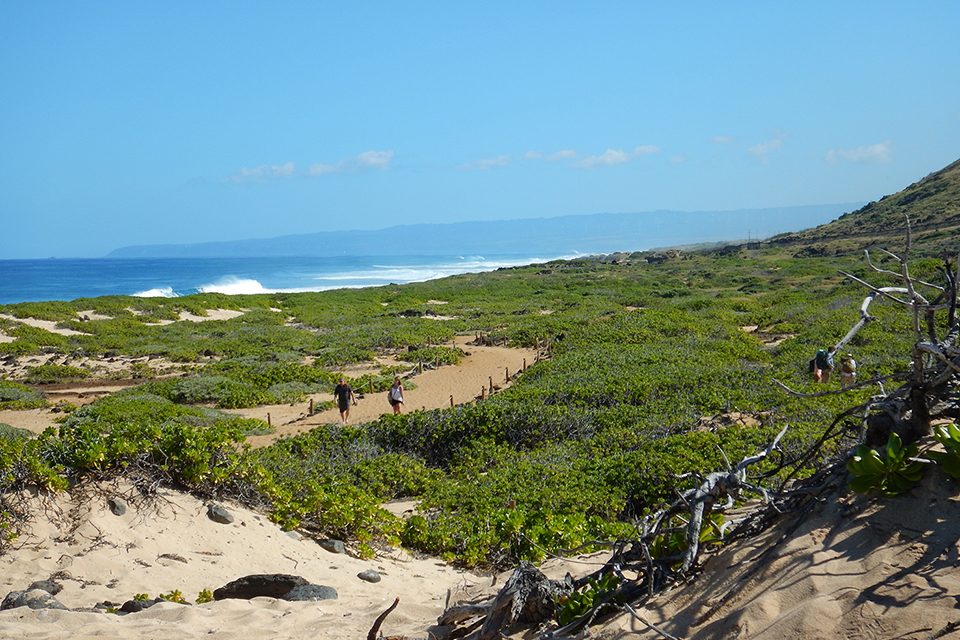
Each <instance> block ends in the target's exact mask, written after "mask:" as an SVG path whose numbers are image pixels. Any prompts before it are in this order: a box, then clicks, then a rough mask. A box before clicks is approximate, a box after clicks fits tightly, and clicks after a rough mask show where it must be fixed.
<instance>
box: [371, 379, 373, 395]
mask: <svg viewBox="0 0 960 640" xmlns="http://www.w3.org/2000/svg"><path fill="white" fill-rule="evenodd" d="M370 393H373V378H370Z"/></svg>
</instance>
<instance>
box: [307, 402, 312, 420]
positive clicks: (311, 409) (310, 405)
mask: <svg viewBox="0 0 960 640" xmlns="http://www.w3.org/2000/svg"><path fill="white" fill-rule="evenodd" d="M307 415H311V416H312V415H313V398H310V413H308V414H307Z"/></svg>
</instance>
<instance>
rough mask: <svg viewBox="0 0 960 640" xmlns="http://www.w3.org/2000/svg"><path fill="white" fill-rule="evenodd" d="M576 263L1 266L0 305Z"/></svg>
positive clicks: (162, 261)
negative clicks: (537, 264) (539, 264)
mask: <svg viewBox="0 0 960 640" xmlns="http://www.w3.org/2000/svg"><path fill="white" fill-rule="evenodd" d="M570 257H574V256H552V255H551V256H548V255H544V256H532V255H486V256H456V255H448V256H389V257H385V256H382V257H377V256H342V257H335V258H275V257H273V258H129V259H106V258H89V259H81V258H77V259H58V258H49V259H46V260H0V304H13V303H17V302H41V301H50V300H75V299H77V298H95V297H99V296H109V295H129V296H154V297H166V298H172V297H177V296H185V295H190V294H193V293H206V292H218V293H226V294H252V293H274V292H300V291H325V290H329V289H341V288H347V287H370V286H377V285H385V284H391V283H394V284H406V283H408V282H423V281H425V280H432V279H435V278H443V277H446V276H451V275H456V274H459V273H476V272H482V271H493V270H495V269H498V268H500V267H510V266H519V265H526V264H534V263H539V262H546V261H548V260H553V259H556V258H570Z"/></svg>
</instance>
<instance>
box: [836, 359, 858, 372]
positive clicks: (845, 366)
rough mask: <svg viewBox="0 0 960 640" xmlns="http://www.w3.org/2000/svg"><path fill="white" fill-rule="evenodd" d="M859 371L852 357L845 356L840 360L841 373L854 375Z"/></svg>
mask: <svg viewBox="0 0 960 640" xmlns="http://www.w3.org/2000/svg"><path fill="white" fill-rule="evenodd" d="M856 370H857V367H856V366H854V364H853V358H851V357H850V356H843V357H842V358H841V359H840V371H843V372H844V373H854V372H855V371H856Z"/></svg>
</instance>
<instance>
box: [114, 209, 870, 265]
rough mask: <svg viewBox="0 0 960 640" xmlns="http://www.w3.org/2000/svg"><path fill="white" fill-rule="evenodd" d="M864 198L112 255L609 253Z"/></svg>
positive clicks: (148, 248) (796, 219)
mask: <svg viewBox="0 0 960 640" xmlns="http://www.w3.org/2000/svg"><path fill="white" fill-rule="evenodd" d="M860 204H861V203H851V204H831V205H810V206H802V207H773V208H767V209H741V210H737V211H696V212H687V211H663V210H661V211H651V212H646V213H596V214H592V215H572V216H560V217H555V218H527V219H520V220H500V221H491V222H454V223H448V224H414V225H401V226H396V227H390V228H387V229H378V230H374V231H322V232H318V233H307V234H297V235H288V236H281V237H276V238H265V239H250V240H234V241H223V242H204V243H198V244H163V245H136V246H128V247H121V248H119V249H116V250H114V251H111V252H110V253H109V254H107V256H106V257H107V258H213V257H234V258H236V257H293V256H296V257H334V256H339V255H357V256H361V255H450V254H456V253H467V254H483V253H498V254H525V253H549V254H554V255H561V254H566V253H573V252H579V253H606V252H611V251H626V250H630V251H638V250H644V249H649V248H652V247H658V246H659V247H662V246H673V245H681V244H690V243H695V242H709V241H719V240H734V239H738V238H746V237H748V236H751V235H752V237H767V236H770V235H773V234H777V233H784V232H787V231H793V230H797V229H807V228H809V227H812V226H815V225H818V224H822V223H824V222H826V221H829V220H833V219H835V218H836V217H837V216H839V215H840V214H842V213H844V212H846V211H852V210H853V209H855V208H856V207H858V206H860Z"/></svg>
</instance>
